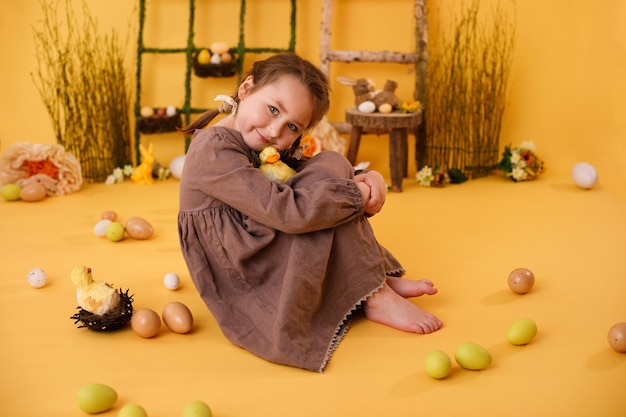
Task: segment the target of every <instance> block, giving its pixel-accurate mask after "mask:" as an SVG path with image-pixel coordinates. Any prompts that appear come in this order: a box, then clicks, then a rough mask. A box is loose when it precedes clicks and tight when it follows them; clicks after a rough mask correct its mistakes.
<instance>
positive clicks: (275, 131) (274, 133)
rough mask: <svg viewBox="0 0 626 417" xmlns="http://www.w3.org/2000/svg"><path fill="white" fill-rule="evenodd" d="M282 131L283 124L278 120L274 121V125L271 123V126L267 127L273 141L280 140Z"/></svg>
mask: <svg viewBox="0 0 626 417" xmlns="http://www.w3.org/2000/svg"><path fill="white" fill-rule="evenodd" d="M281 131H282V124H281V123H280V122H279V121H278V120H274V121H273V122H272V123H270V125H269V126H268V127H267V133H269V134H270V136H271V137H272V139H278V138H280V133H281Z"/></svg>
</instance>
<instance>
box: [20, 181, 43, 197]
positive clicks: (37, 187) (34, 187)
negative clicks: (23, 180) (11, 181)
mask: <svg viewBox="0 0 626 417" xmlns="http://www.w3.org/2000/svg"><path fill="white" fill-rule="evenodd" d="M46 195H47V191H46V187H44V186H43V184H40V183H38V182H31V183H30V184H27V185H25V186H23V187H22V189H21V190H20V199H22V200H24V201H28V202H35V201H41V200H43V199H44V198H46Z"/></svg>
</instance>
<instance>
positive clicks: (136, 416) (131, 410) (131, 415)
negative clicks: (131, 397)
mask: <svg viewBox="0 0 626 417" xmlns="http://www.w3.org/2000/svg"><path fill="white" fill-rule="evenodd" d="M117 417H148V413H146V410H145V409H144V408H143V407H142V406H140V405H138V404H126V405H125V406H124V407H122V408H121V409H120V412H119V413H117Z"/></svg>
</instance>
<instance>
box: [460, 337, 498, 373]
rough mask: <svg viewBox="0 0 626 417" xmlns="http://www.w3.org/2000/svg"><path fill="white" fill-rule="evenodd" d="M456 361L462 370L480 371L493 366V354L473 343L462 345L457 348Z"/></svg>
mask: <svg viewBox="0 0 626 417" xmlns="http://www.w3.org/2000/svg"><path fill="white" fill-rule="evenodd" d="M454 359H455V360H456V362H457V363H458V364H459V365H460V366H461V368H464V369H468V370H470V371H480V370H481V369H485V368H486V367H488V366H489V365H490V364H491V354H490V353H489V351H487V349H485V348H484V347H482V346H480V345H478V344H476V343H472V342H465V343H461V344H460V345H459V346H457V348H456V350H455V351H454Z"/></svg>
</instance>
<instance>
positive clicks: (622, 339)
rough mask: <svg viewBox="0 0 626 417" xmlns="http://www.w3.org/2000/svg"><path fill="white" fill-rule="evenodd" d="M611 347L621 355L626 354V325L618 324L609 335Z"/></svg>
mask: <svg viewBox="0 0 626 417" xmlns="http://www.w3.org/2000/svg"><path fill="white" fill-rule="evenodd" d="M607 338H608V340H609V345H611V347H612V348H613V350H615V351H616V352H619V353H626V323H617V324H616V325H614V326H613V327H611V329H610V330H609V334H608V335H607Z"/></svg>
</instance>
